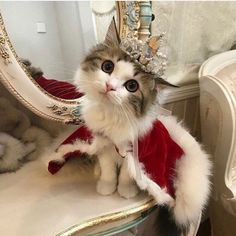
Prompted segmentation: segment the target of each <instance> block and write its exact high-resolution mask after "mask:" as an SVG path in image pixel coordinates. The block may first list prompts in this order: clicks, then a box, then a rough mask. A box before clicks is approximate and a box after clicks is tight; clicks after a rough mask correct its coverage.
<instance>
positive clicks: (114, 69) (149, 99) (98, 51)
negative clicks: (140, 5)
mask: <svg viewBox="0 0 236 236" xmlns="http://www.w3.org/2000/svg"><path fill="white" fill-rule="evenodd" d="M119 43H120V42H119V38H118V37H117V35H114V30H113V35H112V34H111V33H108V35H107V37H106V40H105V42H104V43H102V44H99V45H97V46H96V47H95V48H94V49H93V50H92V51H91V52H90V54H89V55H88V56H87V57H86V58H85V60H84V61H83V62H82V63H81V65H80V68H79V70H78V72H77V75H76V77H75V83H76V84H77V86H78V88H79V90H80V91H81V92H83V93H84V94H86V96H87V97H88V98H89V99H91V100H94V102H95V101H96V102H101V103H103V104H105V105H106V106H107V107H109V106H112V107H113V108H114V106H117V108H120V107H122V109H125V110H128V111H129V113H132V114H133V115H135V117H143V116H144V115H145V114H146V113H147V112H148V110H149V108H150V107H151V105H152V104H153V103H154V102H155V100H156V95H157V89H156V88H157V84H158V82H159V81H158V80H157V79H156V78H155V77H154V76H153V75H151V74H149V73H146V72H144V71H143V70H142V69H141V68H140V66H139V65H137V64H135V63H134V62H133V61H132V60H131V58H130V57H129V56H128V55H127V54H126V53H125V52H124V51H122V50H121V49H120V47H119Z"/></svg>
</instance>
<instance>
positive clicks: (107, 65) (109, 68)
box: [102, 60, 114, 74]
mask: <svg viewBox="0 0 236 236" xmlns="http://www.w3.org/2000/svg"><path fill="white" fill-rule="evenodd" d="M102 70H103V71H104V72H105V73H107V74H111V73H112V72H113V70H114V63H113V62H112V61H110V60H106V61H104V62H103V63H102Z"/></svg>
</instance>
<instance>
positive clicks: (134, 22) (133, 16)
mask: <svg viewBox="0 0 236 236" xmlns="http://www.w3.org/2000/svg"><path fill="white" fill-rule="evenodd" d="M117 8H118V13H119V15H118V17H119V33H120V37H121V38H133V37H135V38H138V30H139V27H140V16H139V15H140V3H139V2H138V1H119V2H117Z"/></svg>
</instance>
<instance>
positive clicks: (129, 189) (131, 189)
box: [117, 183, 139, 198]
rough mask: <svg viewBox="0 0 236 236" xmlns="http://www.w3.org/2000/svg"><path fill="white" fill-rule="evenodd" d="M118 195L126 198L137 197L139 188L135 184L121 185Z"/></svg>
mask: <svg viewBox="0 0 236 236" xmlns="http://www.w3.org/2000/svg"><path fill="white" fill-rule="evenodd" d="M117 190H118V193H119V194H120V195H121V196H122V197H124V198H132V197H135V196H136V195H137V194H138V193H139V188H138V187H137V185H136V184H135V183H129V184H119V185H118V189H117Z"/></svg>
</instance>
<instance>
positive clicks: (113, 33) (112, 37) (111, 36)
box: [104, 17, 120, 47]
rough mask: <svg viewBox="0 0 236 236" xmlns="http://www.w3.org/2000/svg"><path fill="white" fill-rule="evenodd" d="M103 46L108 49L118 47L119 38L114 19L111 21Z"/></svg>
mask: <svg viewBox="0 0 236 236" xmlns="http://www.w3.org/2000/svg"><path fill="white" fill-rule="evenodd" d="M104 44H106V45H107V46H109V47H114V46H115V47H118V46H119V45H120V37H119V34H118V30H117V28H116V22H115V18H114V17H113V18H112V21H111V23H110V25H109V27H108V30H107V34H106V37H105V41H104Z"/></svg>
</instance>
